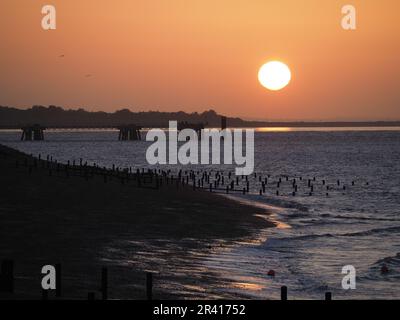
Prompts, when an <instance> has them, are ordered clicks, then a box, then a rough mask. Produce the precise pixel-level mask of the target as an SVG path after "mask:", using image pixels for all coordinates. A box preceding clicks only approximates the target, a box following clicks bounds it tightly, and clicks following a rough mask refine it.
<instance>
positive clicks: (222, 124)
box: [221, 116, 226, 130]
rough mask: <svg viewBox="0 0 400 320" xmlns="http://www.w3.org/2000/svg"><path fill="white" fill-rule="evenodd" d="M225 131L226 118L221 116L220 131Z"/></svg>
mask: <svg viewBox="0 0 400 320" xmlns="http://www.w3.org/2000/svg"><path fill="white" fill-rule="evenodd" d="M224 129H226V117H225V116H221V130H224Z"/></svg>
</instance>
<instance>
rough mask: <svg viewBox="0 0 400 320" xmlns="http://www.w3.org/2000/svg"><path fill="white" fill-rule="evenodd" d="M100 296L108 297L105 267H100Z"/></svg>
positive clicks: (105, 298) (103, 298)
mask: <svg viewBox="0 0 400 320" xmlns="http://www.w3.org/2000/svg"><path fill="white" fill-rule="evenodd" d="M101 298H102V300H107V299H108V270H107V268H106V267H103V268H102V269H101Z"/></svg>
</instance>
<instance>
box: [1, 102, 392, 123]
mask: <svg viewBox="0 0 400 320" xmlns="http://www.w3.org/2000/svg"><path fill="white" fill-rule="evenodd" d="M170 120H176V121H187V122H189V123H204V124H206V126H207V127H219V126H220V125H221V115H219V114H217V113H216V112H215V111H214V110H209V111H205V112H202V113H197V112H194V113H186V112H183V111H179V112H159V111H146V112H132V111H130V110H128V109H122V110H118V111H115V112H112V113H108V112H102V111H96V112H89V111H86V110H84V109H78V110H65V109H63V108H61V107H57V106H49V107H44V106H33V107H32V108H29V109H17V108H11V107H3V106H0V128H18V127H22V126H26V125H33V124H40V125H42V126H46V127H68V126H70V127H84V126H88V127H93V126H104V127H107V126H120V125H128V124H136V125H138V126H142V127H168V121H170ZM227 125H228V126H229V127H347V126H362V127H371V126H386V127H387V126H400V121H377V122H273V121H271V122H265V121H246V120H243V119H240V118H230V117H227Z"/></svg>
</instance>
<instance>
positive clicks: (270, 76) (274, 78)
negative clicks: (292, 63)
mask: <svg viewBox="0 0 400 320" xmlns="http://www.w3.org/2000/svg"><path fill="white" fill-rule="evenodd" d="M290 79H291V73H290V70H289V68H288V66H287V65H286V64H284V63H282V62H280V61H270V62H268V63H266V64H264V65H263V66H262V67H261V68H260V70H259V71H258V80H259V81H260V83H261V84H262V85H263V86H264V87H265V88H267V89H269V90H273V91H277V90H281V89H283V88H284V87H286V86H287V85H288V83H289V82H290Z"/></svg>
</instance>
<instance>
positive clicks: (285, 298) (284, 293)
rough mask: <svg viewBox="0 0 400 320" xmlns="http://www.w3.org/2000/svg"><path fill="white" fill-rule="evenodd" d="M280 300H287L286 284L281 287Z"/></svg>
mask: <svg viewBox="0 0 400 320" xmlns="http://www.w3.org/2000/svg"><path fill="white" fill-rule="evenodd" d="M281 300H282V301H286V300H287V287H286V286H282V287H281Z"/></svg>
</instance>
